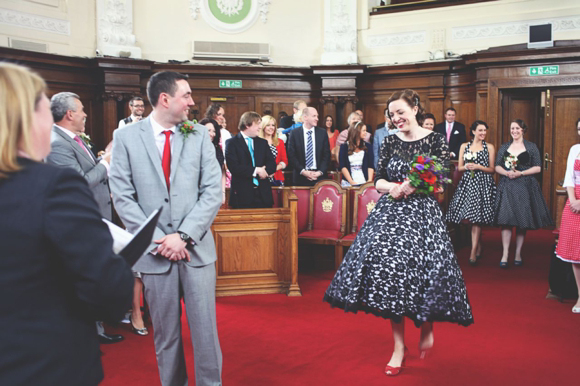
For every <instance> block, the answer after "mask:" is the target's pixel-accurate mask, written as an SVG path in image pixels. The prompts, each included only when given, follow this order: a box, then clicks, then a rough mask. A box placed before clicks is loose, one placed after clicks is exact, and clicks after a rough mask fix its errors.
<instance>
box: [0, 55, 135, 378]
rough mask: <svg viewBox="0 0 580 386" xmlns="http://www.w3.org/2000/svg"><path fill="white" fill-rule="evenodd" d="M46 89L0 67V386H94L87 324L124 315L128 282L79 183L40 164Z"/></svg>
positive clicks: (45, 149) (127, 271) (91, 330)
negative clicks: (0, 247) (0, 251)
mask: <svg viewBox="0 0 580 386" xmlns="http://www.w3.org/2000/svg"><path fill="white" fill-rule="evenodd" d="M45 91H46V84H45V82H44V81H43V80H42V78H40V76H38V75H36V74H34V73H31V72H30V71H29V70H27V69H26V68H24V67H21V66H17V65H13V64H9V63H0V101H2V104H1V105H0V117H2V119H0V137H1V140H0V154H2V157H0V197H2V200H0V213H2V215H1V216H0V245H1V246H2V253H1V255H2V258H0V310H2V316H1V317H0V363H1V365H0V367H1V368H2V370H0V385H38V384H43V385H97V384H99V383H100V382H101V381H102V379H103V368H102V365H101V352H100V350H99V342H98V340H97V334H96V333H95V321H96V320H97V319H99V320H109V321H117V320H120V319H121V318H122V317H123V315H124V313H125V311H126V310H127V309H129V307H130V306H131V297H132V294H133V275H132V274H131V268H130V267H129V265H128V264H127V263H126V262H125V261H124V260H123V258H121V257H120V256H118V255H115V254H114V253H113V239H112V238H111V235H110V233H109V230H108V228H107V226H106V225H105V223H103V221H102V219H101V213H100V212H99V208H98V206H97V203H96V202H95V199H94V198H93V194H92V192H91V191H90V189H89V187H88V185H87V181H86V180H85V179H84V178H83V177H82V176H81V175H80V174H79V173H77V172H76V171H74V170H72V169H71V168H62V167H57V166H53V165H47V164H44V163H42V160H43V159H44V158H46V156H47V155H48V154H49V152H50V136H51V131H52V123H53V118H52V114H51V111H50V102H49V100H48V98H47V97H46V95H45Z"/></svg>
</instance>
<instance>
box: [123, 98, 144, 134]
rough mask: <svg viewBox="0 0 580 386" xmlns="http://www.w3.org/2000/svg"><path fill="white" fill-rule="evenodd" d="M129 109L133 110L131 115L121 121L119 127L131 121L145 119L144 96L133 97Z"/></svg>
mask: <svg viewBox="0 0 580 386" xmlns="http://www.w3.org/2000/svg"><path fill="white" fill-rule="evenodd" d="M129 110H131V115H130V116H128V117H127V118H124V119H121V120H120V121H119V126H118V127H117V128H118V129H120V128H121V127H123V126H126V125H128V124H130V123H135V122H139V121H140V120H141V119H143V113H144V112H145V102H143V98H141V97H133V99H131V100H130V101H129Z"/></svg>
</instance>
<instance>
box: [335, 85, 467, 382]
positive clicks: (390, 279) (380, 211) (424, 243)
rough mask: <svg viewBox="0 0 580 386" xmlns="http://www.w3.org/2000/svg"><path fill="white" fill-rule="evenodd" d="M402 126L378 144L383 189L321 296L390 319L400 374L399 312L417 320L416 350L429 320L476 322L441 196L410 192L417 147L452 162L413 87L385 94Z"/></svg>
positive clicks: (393, 371) (424, 342) (426, 340)
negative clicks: (426, 125)
mask: <svg viewBox="0 0 580 386" xmlns="http://www.w3.org/2000/svg"><path fill="white" fill-rule="evenodd" d="M387 108H388V110H389V114H390V116H391V120H392V122H393V125H395V127H397V128H398V129H399V132H398V133H397V134H395V135H391V136H389V137H387V138H385V141H384V144H383V146H381V154H380V161H379V170H378V171H377V175H376V177H375V184H376V188H377V190H378V191H379V192H381V193H388V194H384V195H383V196H382V197H381V198H380V199H379V201H378V202H377V205H376V206H375V208H374V209H373V210H372V211H371V213H370V214H369V215H368V217H367V219H366V221H365V222H364V224H363V226H362V228H361V230H360V231H359V233H358V235H357V237H356V238H355V240H354V243H353V244H352V246H351V247H350V249H349V250H348V252H347V254H346V256H345V257H344V260H343V262H342V264H341V265H340V267H339V268H338V270H337V272H336V275H335V276H334V279H333V280H332V283H331V284H330V286H329V287H328V289H327V290H326V293H325V295H324V300H325V301H326V302H328V303H330V304H331V305H332V306H334V307H339V308H342V309H344V310H345V311H348V312H354V313H356V312H358V311H365V312H367V313H372V314H374V315H376V316H379V317H382V318H386V319H391V326H392V329H393V340H394V350H393V355H392V356H391V359H390V360H389V362H388V364H387V366H386V367H385V374H386V375H391V376H392V375H397V374H399V373H400V372H401V369H402V367H403V365H404V363H405V357H406V355H407V351H408V350H407V348H406V346H405V340H404V333H405V323H404V317H408V318H409V319H411V320H413V322H414V324H415V325H416V326H417V327H419V326H420V327H421V336H420V340H419V350H420V351H421V355H420V356H421V357H425V354H426V352H427V351H428V350H430V349H431V348H432V346H433V342H434V338H433V322H435V321H447V322H454V323H458V324H461V325H463V326H468V325H470V324H471V323H473V315H472V313H471V306H470V305H469V301H468V299H467V291H466V289H465V284H464V281H463V277H462V275H461V269H460V268H459V265H458V264H457V257H456V256H455V253H454V252H453V245H452V244H451V240H450V239H449V235H448V234H447V227H446V225H445V223H444V222H443V218H442V217H443V216H442V214H441V210H440V209H439V204H438V203H437V200H436V199H435V197H434V196H433V195H428V196H427V195H420V194H413V193H414V192H415V188H414V187H413V186H411V184H410V182H409V180H408V179H407V173H408V172H409V168H410V162H411V161H412V159H413V157H414V156H415V155H416V154H429V155H432V156H437V157H438V158H439V159H440V160H442V161H444V162H445V163H448V162H449V155H448V147H447V144H446V143H445V139H444V138H443V136H442V135H440V134H438V133H434V132H432V131H429V130H426V129H423V128H422V127H421V126H420V124H421V122H422V120H423V119H422V113H423V108H422V107H421V103H420V100H419V95H418V94H417V93H416V92H415V91H413V90H403V91H397V92H395V93H394V94H393V95H391V97H390V98H389V100H388V101H387Z"/></svg>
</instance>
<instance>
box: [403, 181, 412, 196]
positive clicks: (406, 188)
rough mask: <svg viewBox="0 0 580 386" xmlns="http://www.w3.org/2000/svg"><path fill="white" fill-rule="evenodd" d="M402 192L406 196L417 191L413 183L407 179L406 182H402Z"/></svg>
mask: <svg viewBox="0 0 580 386" xmlns="http://www.w3.org/2000/svg"><path fill="white" fill-rule="evenodd" d="M401 192H403V194H404V195H405V198H406V197H409V196H410V195H411V194H413V193H415V188H414V187H413V186H412V185H411V182H410V181H409V180H405V182H403V183H402V184H401Z"/></svg>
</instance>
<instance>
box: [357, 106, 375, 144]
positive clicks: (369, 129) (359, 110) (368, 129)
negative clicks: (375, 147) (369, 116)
mask: <svg viewBox="0 0 580 386" xmlns="http://www.w3.org/2000/svg"><path fill="white" fill-rule="evenodd" d="M355 113H357V114H358V115H360V120H361V121H364V120H365V115H364V113H363V111H362V110H361V109H358V110H356V111H355ZM366 126H367V135H366V136H365V138H364V140H365V141H366V142H369V143H370V142H371V141H370V139H371V131H372V129H373V127H372V126H371V125H369V124H367V125H366Z"/></svg>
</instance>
